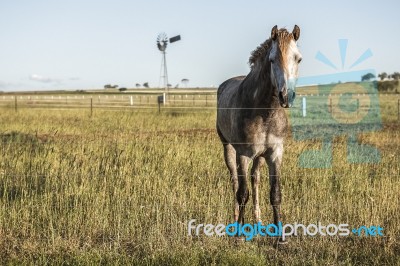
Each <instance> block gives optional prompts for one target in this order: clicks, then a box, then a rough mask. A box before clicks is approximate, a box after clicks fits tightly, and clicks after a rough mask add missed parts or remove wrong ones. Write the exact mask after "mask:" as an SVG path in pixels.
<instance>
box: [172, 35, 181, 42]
mask: <svg viewBox="0 0 400 266" xmlns="http://www.w3.org/2000/svg"><path fill="white" fill-rule="evenodd" d="M180 40H181V35H176V36H174V37H172V38H170V39H169V42H170V43H173V42H177V41H180Z"/></svg>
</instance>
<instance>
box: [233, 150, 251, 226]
mask: <svg viewBox="0 0 400 266" xmlns="http://www.w3.org/2000/svg"><path fill="white" fill-rule="evenodd" d="M236 159H237V163H238V165H239V167H238V181H239V182H238V184H239V187H238V190H237V193H236V200H237V202H238V203H239V223H242V224H244V212H245V207H246V203H247V201H248V200H249V190H248V188H247V170H248V166H249V162H250V159H249V157H247V156H244V155H240V156H236Z"/></svg>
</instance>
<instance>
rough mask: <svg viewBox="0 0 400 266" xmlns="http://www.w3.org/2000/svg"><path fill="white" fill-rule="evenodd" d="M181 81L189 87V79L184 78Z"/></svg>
mask: <svg viewBox="0 0 400 266" xmlns="http://www.w3.org/2000/svg"><path fill="white" fill-rule="evenodd" d="M181 82H182V84H183V86H184V87H185V88H187V85H188V83H189V80H188V79H182V80H181Z"/></svg>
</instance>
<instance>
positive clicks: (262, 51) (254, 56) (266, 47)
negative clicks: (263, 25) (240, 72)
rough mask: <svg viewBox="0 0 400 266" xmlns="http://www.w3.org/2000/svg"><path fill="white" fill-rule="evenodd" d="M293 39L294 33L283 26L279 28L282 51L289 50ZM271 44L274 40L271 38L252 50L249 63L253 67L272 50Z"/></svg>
mask: <svg viewBox="0 0 400 266" xmlns="http://www.w3.org/2000/svg"><path fill="white" fill-rule="evenodd" d="M293 39H294V37H293V34H292V33H289V32H288V31H287V30H286V29H284V28H282V29H279V30H278V36H277V40H278V44H279V48H280V50H281V52H282V53H285V52H286V51H287V47H288V45H289V44H290V41H291V40H293ZM271 44H272V40H271V38H269V39H267V40H266V41H265V42H263V43H262V44H260V45H259V46H258V47H257V48H256V49H255V50H254V51H253V52H251V56H250V58H249V64H250V66H251V67H253V66H254V65H255V63H256V62H257V61H258V60H260V59H262V58H265V56H266V55H267V54H268V53H269V51H270V48H271Z"/></svg>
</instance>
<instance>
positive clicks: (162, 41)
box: [157, 32, 168, 51]
mask: <svg viewBox="0 0 400 266" xmlns="http://www.w3.org/2000/svg"><path fill="white" fill-rule="evenodd" d="M167 44H168V37H167V34H165V33H164V32H163V33H160V34H159V35H158V37H157V47H158V49H159V50H160V51H165V49H166V48H167Z"/></svg>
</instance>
